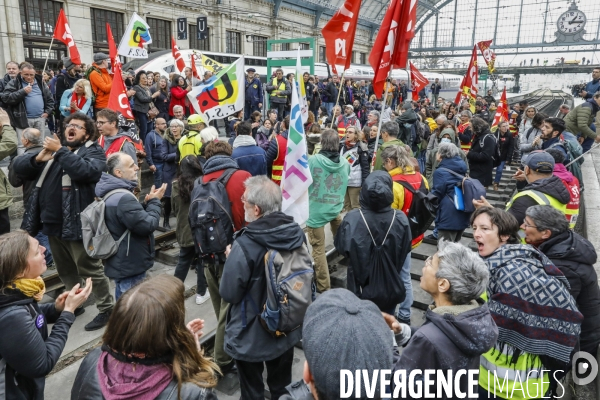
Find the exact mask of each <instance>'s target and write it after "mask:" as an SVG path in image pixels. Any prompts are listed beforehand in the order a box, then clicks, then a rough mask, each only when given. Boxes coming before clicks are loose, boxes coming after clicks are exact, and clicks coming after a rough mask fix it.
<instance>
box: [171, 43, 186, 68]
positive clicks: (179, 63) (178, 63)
mask: <svg viewBox="0 0 600 400" xmlns="http://www.w3.org/2000/svg"><path fill="white" fill-rule="evenodd" d="M171 50H172V51H173V58H174V59H175V68H177V70H179V72H183V70H184V69H185V61H184V60H183V56H182V55H181V53H180V52H179V46H177V43H176V42H175V38H174V37H173V36H171Z"/></svg>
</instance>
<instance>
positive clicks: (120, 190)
mask: <svg viewBox="0 0 600 400" xmlns="http://www.w3.org/2000/svg"><path fill="white" fill-rule="evenodd" d="M116 193H129V194H130V195H132V196H133V197H134V198H135V199H136V200H137V197H135V194H133V193H131V192H130V191H129V190H127V189H114V190H111V191H110V192H108V193H106V194H105V195H104V197H102V200H103V201H104V202H106V199H108V198H109V197H110V196H112V195H113V194H116ZM128 234H129V237H128V239H127V255H129V241H130V240H131V231H130V230H129V229H125V232H123V234H122V235H121V237H119V239H117V240H115V243H116V244H117V247H119V246H120V245H121V242H122V241H123V239H125V236H127V235H128Z"/></svg>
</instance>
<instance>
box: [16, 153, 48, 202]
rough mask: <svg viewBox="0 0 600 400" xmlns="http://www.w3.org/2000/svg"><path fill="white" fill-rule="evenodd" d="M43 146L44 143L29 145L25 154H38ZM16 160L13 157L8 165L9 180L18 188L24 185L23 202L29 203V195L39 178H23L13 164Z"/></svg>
mask: <svg viewBox="0 0 600 400" xmlns="http://www.w3.org/2000/svg"><path fill="white" fill-rule="evenodd" d="M43 148H44V147H43V146H42V145H39V146H34V147H28V148H27V149H25V153H23V154H35V155H36V156H37V155H38V154H39V153H40V151H42V149H43ZM17 157H19V156H17ZM15 160H16V158H13V159H12V160H11V162H10V164H9V165H8V181H9V182H10V184H11V185H12V186H13V187H16V188H17V187H21V186H23V204H27V200H28V199H29V195H30V194H31V191H32V190H33V188H34V187H35V185H36V183H37V179H35V180H30V179H23V177H22V176H21V175H19V174H17V173H16V172H15V168H14V166H13V163H14V162H15Z"/></svg>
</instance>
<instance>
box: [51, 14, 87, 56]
mask: <svg viewBox="0 0 600 400" xmlns="http://www.w3.org/2000/svg"><path fill="white" fill-rule="evenodd" d="M53 37H54V39H56V40H59V41H61V42H63V43H64V44H66V45H67V47H68V48H69V57H71V61H72V62H73V64H77V65H80V64H81V57H80V56H79V50H77V46H76V45H75V40H74V39H73V35H72V34H71V28H69V23H68V22H67V17H66V16H65V10H63V9H62V8H61V9H60V13H59V14H58V19H57V20H56V26H55V27H54V35H53Z"/></svg>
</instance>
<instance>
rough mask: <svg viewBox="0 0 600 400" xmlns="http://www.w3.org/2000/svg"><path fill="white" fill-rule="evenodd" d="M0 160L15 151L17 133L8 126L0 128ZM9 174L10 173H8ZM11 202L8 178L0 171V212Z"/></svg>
mask: <svg viewBox="0 0 600 400" xmlns="http://www.w3.org/2000/svg"><path fill="white" fill-rule="evenodd" d="M0 135H1V136H0V160H3V159H4V158H6V157H8V156H10V155H11V154H12V153H14V152H15V150H16V149H17V132H15V130H14V129H13V128H12V126H10V125H4V126H2V127H1V128H0ZM9 174H10V172H9ZM12 202H13V196H12V193H11V190H10V184H9V182H8V178H6V175H4V171H2V170H0V210H4V209H5V208H7V207H8V206H10V205H11V204H12Z"/></svg>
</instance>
